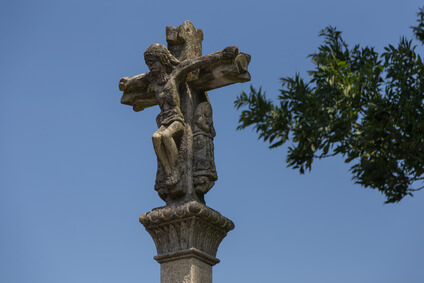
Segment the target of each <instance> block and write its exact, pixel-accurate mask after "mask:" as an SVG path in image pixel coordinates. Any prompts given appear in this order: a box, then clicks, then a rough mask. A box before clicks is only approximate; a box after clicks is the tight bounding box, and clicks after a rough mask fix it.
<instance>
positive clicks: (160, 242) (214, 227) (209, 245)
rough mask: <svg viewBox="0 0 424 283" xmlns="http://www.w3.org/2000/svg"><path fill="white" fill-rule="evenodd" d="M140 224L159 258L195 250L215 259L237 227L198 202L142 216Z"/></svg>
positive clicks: (157, 210)
mask: <svg viewBox="0 0 424 283" xmlns="http://www.w3.org/2000/svg"><path fill="white" fill-rule="evenodd" d="M140 222H141V223H142V224H143V225H144V227H145V228H146V230H147V231H148V232H149V234H150V235H151V236H152V238H153V241H154V242H155V244H156V249H157V253H158V256H161V255H166V254H171V253H176V252H181V251H187V250H190V249H195V250H198V251H201V252H203V253H206V254H207V255H209V256H212V257H215V256H216V252H217V250H218V246H219V244H220V243H221V241H222V240H223V239H224V238H225V236H226V235H227V233H228V232H229V231H231V230H232V229H234V223H233V222H232V221H231V220H229V219H228V218H226V217H224V216H222V215H221V214H220V213H219V212H217V211H215V210H213V209H211V208H209V207H207V206H205V205H203V204H201V203H199V202H196V201H191V202H188V203H186V204H184V205H181V206H166V207H162V208H158V209H155V210H153V211H152V212H149V213H145V214H142V215H141V216H140Z"/></svg>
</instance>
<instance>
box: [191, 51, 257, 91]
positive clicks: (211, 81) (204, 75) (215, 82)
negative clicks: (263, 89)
mask: <svg viewBox="0 0 424 283" xmlns="http://www.w3.org/2000/svg"><path fill="white" fill-rule="evenodd" d="M211 55H212V54H211ZM250 58H251V56H250V55H249V54H245V53H238V54H237V56H236V57H235V58H233V59H231V60H223V61H218V62H216V63H214V64H211V65H210V66H207V67H206V68H200V70H199V75H198V76H197V78H196V79H194V80H192V81H190V86H191V87H193V88H195V89H198V90H202V91H209V90H213V89H217V88H220V87H223V86H227V85H231V84H235V83H244V82H248V81H250V79H251V77H250V74H249V72H248V71H247V68H248V66H249V63H250Z"/></svg>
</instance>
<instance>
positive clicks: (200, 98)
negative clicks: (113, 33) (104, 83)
mask: <svg viewBox="0 0 424 283" xmlns="http://www.w3.org/2000/svg"><path fill="white" fill-rule="evenodd" d="M166 40H167V42H168V48H166V47H165V46H163V45H161V44H153V45H151V46H149V47H148V48H147V50H146V51H145V53H144V59H145V62H146V65H147V67H148V68H149V71H148V72H146V73H144V74H140V75H137V76H133V77H124V78H122V79H121V81H120V83H119V89H120V90H121V91H124V94H123V96H122V99H121V103H123V104H126V105H130V106H133V109H134V111H141V110H143V109H145V108H147V107H151V106H154V105H159V107H160V111H161V112H160V114H159V115H158V116H157V118H156V123H157V126H158V130H157V131H156V132H155V133H154V134H153V137H152V140H153V147H154V150H155V153H156V155H157V158H158V169H157V174H156V182H155V190H156V191H157V192H158V194H159V196H160V197H161V198H162V199H163V200H164V201H165V202H166V204H167V205H171V204H172V205H174V204H182V203H187V202H189V201H198V202H201V203H204V194H206V193H207V192H208V191H209V190H210V189H211V188H212V186H213V185H214V182H215V181H216V180H217V173H216V169H215V162H214V152H213V151H214V149H213V148H214V147H213V138H214V136H215V130H214V127H213V121H212V107H211V104H210V103H209V99H208V95H207V93H206V91H208V90H212V89H216V88H219V87H223V86H226V85H230V84H234V83H238V82H247V81H249V80H250V75H249V73H248V72H247V66H248V64H249V62H250V55H248V54H244V53H240V52H239V51H238V48H237V47H236V46H230V47H227V48H225V49H224V50H222V51H219V52H215V53H212V54H208V55H204V56H201V55H202V40H203V32H202V31H201V30H200V29H198V30H196V29H195V28H194V26H193V24H192V23H191V22H189V21H186V22H184V23H183V24H182V25H181V26H179V27H177V28H174V27H167V29H166Z"/></svg>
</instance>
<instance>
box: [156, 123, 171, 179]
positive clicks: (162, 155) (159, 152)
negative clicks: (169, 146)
mask: <svg viewBox="0 0 424 283" xmlns="http://www.w3.org/2000/svg"><path fill="white" fill-rule="evenodd" d="M164 130H165V127H164V126H161V127H160V128H159V129H158V130H157V131H156V132H155V133H154V134H153V136H152V141H153V148H154V149H155V152H156V156H157V157H158V159H159V161H160V163H161V164H162V166H163V168H164V169H165V172H166V174H171V172H172V169H171V165H170V164H169V160H168V156H167V153H166V150H165V146H164V144H163V142H162V135H163V132H164Z"/></svg>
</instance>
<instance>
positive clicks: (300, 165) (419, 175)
mask: <svg viewBox="0 0 424 283" xmlns="http://www.w3.org/2000/svg"><path fill="white" fill-rule="evenodd" d="M412 29H413V32H414V34H415V36H416V38H417V39H418V40H419V41H421V43H424V9H420V11H419V13H418V25H417V26H416V27H413V28H412ZM320 36H321V37H323V38H324V43H323V45H321V46H319V48H318V51H317V52H316V53H313V54H311V55H310V58H311V59H312V62H313V63H314V65H315V68H314V69H313V70H311V71H309V75H310V80H309V82H306V81H304V80H303V79H302V78H301V77H300V75H299V74H296V75H295V76H294V77H286V78H282V79H281V81H282V89H281V94H280V95H279V96H278V100H279V103H277V104H274V103H273V102H272V101H271V100H269V99H267V98H266V96H265V93H264V92H262V90H261V89H259V90H256V89H255V88H253V87H251V89H250V93H249V94H246V93H245V92H243V93H241V94H240V96H238V97H237V100H236V101H235V106H236V107H237V109H239V108H243V111H242V113H241V116H240V120H239V126H238V129H244V128H246V127H249V126H253V128H254V129H255V130H256V132H258V134H259V139H263V140H264V141H268V142H269V143H270V147H271V148H275V147H278V146H281V145H283V144H284V143H285V142H286V141H288V140H291V141H292V145H291V146H289V148H288V154H287V164H288V167H292V168H294V169H298V170H299V171H300V173H302V174H303V173H304V172H305V170H311V166H312V163H313V161H314V160H315V159H321V158H326V157H330V156H335V155H341V156H343V158H344V159H345V162H346V163H350V164H352V166H351V169H350V171H351V173H352V175H353V180H354V181H355V183H357V184H360V185H362V186H364V187H367V188H372V189H378V190H379V191H381V192H382V193H383V194H384V195H385V196H386V199H387V200H386V203H392V202H398V201H400V200H401V199H402V198H403V197H405V196H406V195H410V196H412V192H414V191H417V190H420V189H422V188H423V187H424V186H422V180H424V118H423V117H424V106H423V99H424V65H423V61H422V60H421V57H420V55H418V54H417V53H416V52H415V49H416V46H414V45H413V44H412V41H408V40H406V39H405V38H402V39H401V40H400V42H399V44H398V46H397V47H395V46H392V45H389V46H388V47H386V48H385V52H384V53H382V54H378V53H377V52H376V51H375V50H374V49H373V48H370V47H365V48H361V47H360V46H359V45H355V46H354V47H353V48H351V49H350V48H349V46H348V45H347V44H346V43H345V42H344V41H343V39H342V37H341V32H340V31H338V30H337V29H336V28H333V27H327V28H326V29H324V30H322V31H321V33H320ZM416 184H420V185H421V186H420V185H418V187H415V188H414V186H415V185H416Z"/></svg>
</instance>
